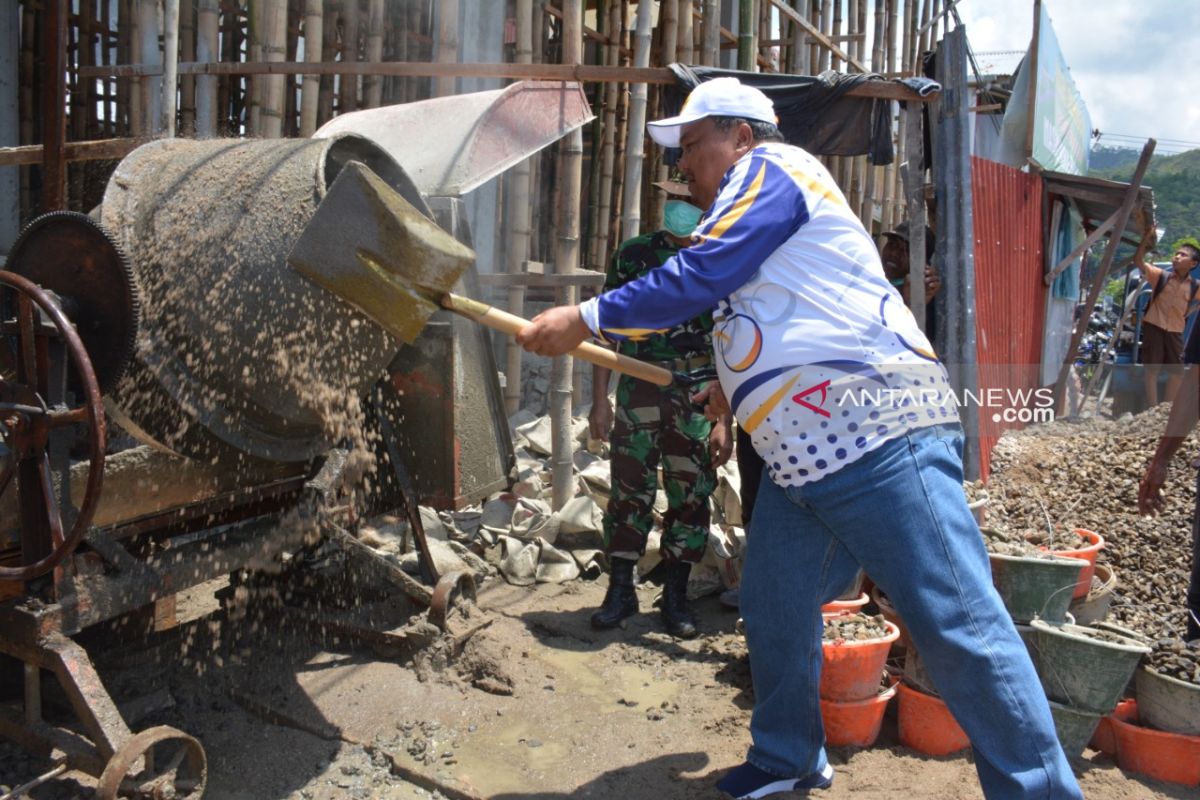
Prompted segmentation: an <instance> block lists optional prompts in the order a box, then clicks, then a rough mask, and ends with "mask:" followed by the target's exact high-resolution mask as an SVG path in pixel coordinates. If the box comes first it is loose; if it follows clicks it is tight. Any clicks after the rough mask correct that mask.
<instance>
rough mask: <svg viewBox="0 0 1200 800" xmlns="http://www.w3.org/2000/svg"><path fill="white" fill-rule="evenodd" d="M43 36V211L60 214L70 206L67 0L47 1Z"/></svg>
mask: <svg viewBox="0 0 1200 800" xmlns="http://www.w3.org/2000/svg"><path fill="white" fill-rule="evenodd" d="M42 8H43V13H42V26H41V30H40V31H39V33H40V38H41V42H40V43H39V44H40V45H41V48H40V49H41V52H42V69H41V71H40V74H39V77H40V78H41V96H40V98H39V100H40V101H41V102H40V105H41V108H40V111H41V115H40V119H41V122H42V130H41V134H42V143H43V147H44V153H45V160H44V161H43V163H42V198H41V211H42V212H46V211H57V210H59V209H62V208H65V207H66V189H67V185H66V177H67V175H66V172H67V163H66V159H65V150H66V141H67V113H66V97H65V95H66V86H65V84H64V83H63V80H62V76H63V75H64V74H65V73H66V71H67V69H66V68H67V64H66V61H67V26H68V22H69V17H70V15H69V11H70V8H69V6H68V3H67V0H45V2H43V4H42Z"/></svg>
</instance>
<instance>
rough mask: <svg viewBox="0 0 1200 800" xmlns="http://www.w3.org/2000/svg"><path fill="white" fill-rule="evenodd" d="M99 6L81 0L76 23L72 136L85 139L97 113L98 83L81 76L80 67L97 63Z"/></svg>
mask: <svg viewBox="0 0 1200 800" xmlns="http://www.w3.org/2000/svg"><path fill="white" fill-rule="evenodd" d="M95 12H96V9H95V5H94V3H93V0H79V15H78V17H77V18H76V22H75V63H74V67H75V68H74V69H72V73H73V77H72V80H71V84H72V86H73V89H72V91H71V138H72V139H75V140H76V141H82V140H84V139H86V138H88V135H89V128H90V127H91V126H89V125H88V122H89V120H90V119H91V118H92V115H93V114H95V113H96V91H95V88H94V82H93V81H90V80H84V79H83V78H81V77H80V76H79V72H78V68H80V67H90V66H93V65H95V63H96V41H95V23H94V22H93V19H94V17H95Z"/></svg>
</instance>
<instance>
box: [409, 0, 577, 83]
mask: <svg viewBox="0 0 1200 800" xmlns="http://www.w3.org/2000/svg"><path fill="white" fill-rule="evenodd" d="M580 25H582V23H580ZM437 63H439V64H456V63H458V0H442V2H440V3H439V4H438V46H437ZM433 94H434V96H435V97H446V96H447V95H452V94H458V81H457V80H456V79H454V78H452V77H449V76H446V77H440V78H438V79H437V80H436V81H434V87H433Z"/></svg>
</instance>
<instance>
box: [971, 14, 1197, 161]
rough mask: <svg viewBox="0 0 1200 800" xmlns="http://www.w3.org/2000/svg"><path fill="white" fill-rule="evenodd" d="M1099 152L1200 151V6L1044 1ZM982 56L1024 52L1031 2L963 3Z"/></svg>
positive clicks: (975, 47) (976, 48)
mask: <svg viewBox="0 0 1200 800" xmlns="http://www.w3.org/2000/svg"><path fill="white" fill-rule="evenodd" d="M1042 3H1043V5H1044V6H1045V8H1046V9H1047V11H1048V13H1049V15H1050V20H1051V22H1052V23H1053V27H1054V33H1055V35H1056V36H1057V37H1058V43H1059V46H1060V47H1061V48H1062V51H1063V57H1064V58H1065V60H1066V62H1067V65H1068V66H1069V67H1070V69H1071V75H1072V77H1073V78H1074V79H1075V85H1076V87H1078V89H1079V93H1080V95H1081V96H1082V97H1083V102H1084V104H1085V105H1087V108H1088V113H1089V114H1090V115H1091V118H1092V127H1093V128H1099V129H1100V131H1101V133H1102V134H1103V135H1102V136H1101V138H1100V141H1099V143H1100V144H1101V145H1114V146H1115V145H1121V146H1127V147H1132V148H1135V149H1141V147H1142V145H1143V144H1145V141H1146V139H1147V138H1149V137H1153V138H1155V139H1156V140H1158V146H1157V148H1156V150H1155V152H1156V153H1164V154H1165V153H1167V152H1173V153H1177V152H1182V151H1184V150H1190V149H1195V148H1200V91H1198V90H1200V85H1197V83H1195V81H1196V80H1197V79H1198V78H1200V53H1198V52H1197V51H1198V48H1200V39H1198V38H1197V37H1198V34H1200V0H1136V1H1135V0H1042ZM958 13H959V16H960V17H961V18H962V21H963V24H964V25H966V26H967V39H968V41H969V42H970V44H971V49H972V50H974V51H975V52H977V53H983V52H989V51H998V50H1025V49H1026V48H1028V46H1029V37H1030V35H1031V33H1032V30H1033V2H1032V0H960V2H959V4H958Z"/></svg>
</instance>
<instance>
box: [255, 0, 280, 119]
mask: <svg viewBox="0 0 1200 800" xmlns="http://www.w3.org/2000/svg"><path fill="white" fill-rule="evenodd" d="M262 3H263V10H262V18H261V19H262V34H261V37H262V38H261V46H262V53H263V59H264V60H266V61H267V62H268V63H271V62H275V63H283V60H284V58H286V57H287V0H262ZM262 85H263V86H262V89H263V91H262V95H261V100H262V107H261V109H260V110H259V135H260V136H262V137H263V138H264V139H279V138H281V137H282V136H283V109H284V100H283V89H284V86H285V78H284V76H283V75H268V76H266V78H265V79H264V80H263V81H262Z"/></svg>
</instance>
